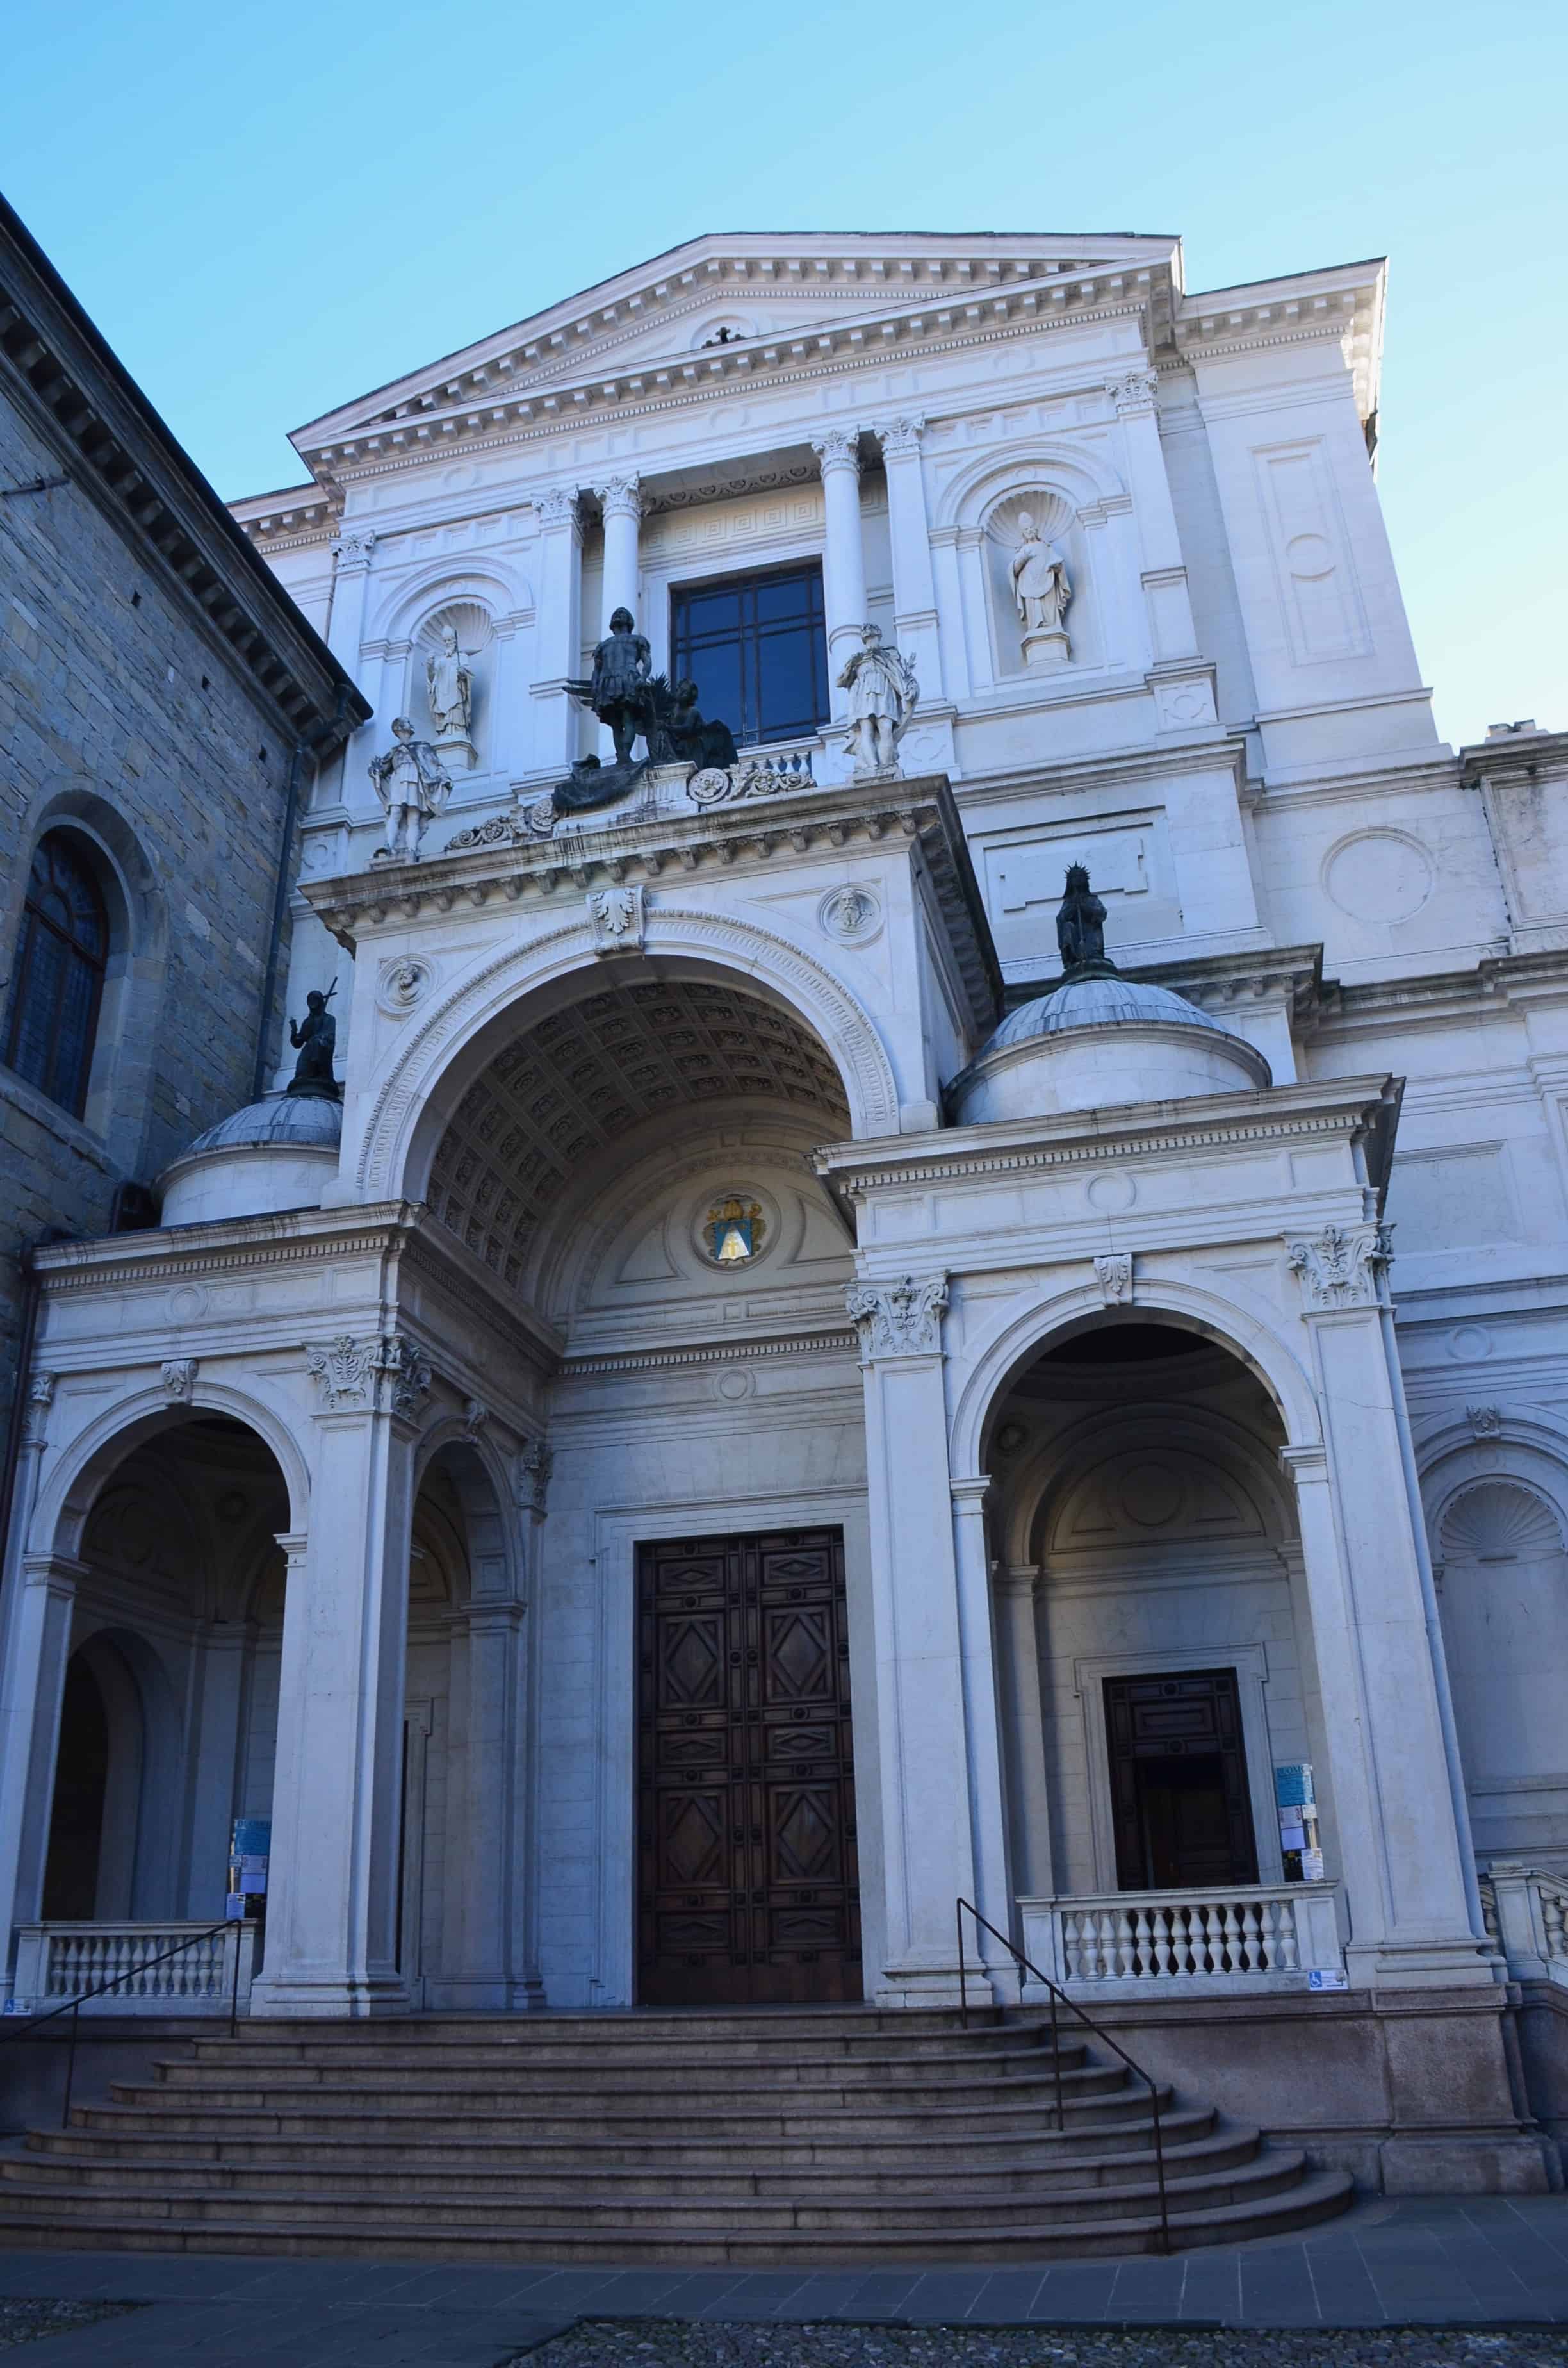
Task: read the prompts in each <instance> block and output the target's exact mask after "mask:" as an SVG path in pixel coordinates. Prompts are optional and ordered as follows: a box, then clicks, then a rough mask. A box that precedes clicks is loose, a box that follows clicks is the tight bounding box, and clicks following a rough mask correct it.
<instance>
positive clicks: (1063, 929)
mask: <svg viewBox="0 0 1568 2368" xmlns="http://www.w3.org/2000/svg"><path fill="white" fill-rule="evenodd" d="M1056 942H1057V945H1058V947H1059V948H1060V950H1061V954H1062V976H1063V977H1064V978H1108V977H1110V976H1112V975H1113V973H1114V972H1115V970H1116V964H1115V963H1114V962H1109V961H1108V960H1107V958H1106V950H1105V906H1104V905H1102V904H1101V902H1100V900H1099V898H1098V897H1097V896H1096V894H1095V892H1094V890H1093V889H1092V888H1091V887H1090V885H1089V875H1088V872H1087V871H1086V870H1085V867H1084V865H1083V864H1081V863H1074V864H1071V865H1070V866H1069V867H1068V871H1067V889H1066V894H1064V896H1063V897H1062V903H1061V905H1060V906H1059V908H1058V910H1057V915H1056Z"/></svg>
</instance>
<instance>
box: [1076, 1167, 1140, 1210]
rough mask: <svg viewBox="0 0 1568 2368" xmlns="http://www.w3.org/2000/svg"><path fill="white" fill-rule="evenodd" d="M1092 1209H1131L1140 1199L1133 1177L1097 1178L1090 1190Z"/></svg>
mask: <svg viewBox="0 0 1568 2368" xmlns="http://www.w3.org/2000/svg"><path fill="white" fill-rule="evenodd" d="M1087 1197H1088V1202H1089V1206H1090V1208H1091V1209H1107V1210H1117V1209H1131V1206H1132V1203H1133V1202H1134V1201H1136V1199H1137V1198H1138V1187H1137V1185H1136V1184H1134V1182H1133V1181H1132V1178H1131V1176H1121V1175H1115V1176H1096V1177H1095V1178H1093V1179H1092V1180H1091V1182H1090V1184H1089V1188H1088V1196H1087Z"/></svg>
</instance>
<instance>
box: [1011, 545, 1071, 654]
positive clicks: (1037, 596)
mask: <svg viewBox="0 0 1568 2368" xmlns="http://www.w3.org/2000/svg"><path fill="white" fill-rule="evenodd" d="M1008 573H1009V575H1011V577H1012V579H1013V600H1014V604H1015V606H1016V607H1017V612H1018V616H1019V619H1020V620H1021V622H1022V625H1023V629H1024V632H1023V644H1024V656H1025V658H1026V660H1027V661H1028V664H1029V665H1030V666H1061V665H1063V664H1064V663H1065V661H1066V660H1067V658H1068V657H1069V656H1070V655H1072V653H1071V649H1070V646H1069V643H1068V640H1067V630H1066V625H1065V622H1064V620H1065V618H1066V615H1067V604H1068V602H1069V601H1070V600H1071V598H1073V586H1072V585H1071V584H1070V583H1069V582H1068V580H1067V562H1066V561H1065V560H1064V559H1063V558H1062V553H1061V552H1060V551H1058V549H1057V548H1056V545H1055V544H1054V543H1053V542H1047V541H1046V540H1045V538H1044V536H1043V535H1042V534H1041V533H1040V529H1039V527H1038V526H1037V525H1036V524H1035V520H1034V513H1033V512H1032V510H1020V511H1019V512H1018V547H1017V550H1016V551H1015V552H1014V553H1013V557H1012V563H1011V565H1010V567H1009V569H1008Z"/></svg>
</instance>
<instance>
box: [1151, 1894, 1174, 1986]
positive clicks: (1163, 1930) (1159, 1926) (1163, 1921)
mask: <svg viewBox="0 0 1568 2368" xmlns="http://www.w3.org/2000/svg"><path fill="white" fill-rule="evenodd" d="M1151 1913H1152V1920H1153V1923H1154V1925H1155V1928H1156V1940H1155V1945H1154V1971H1155V1972H1156V1974H1158V1975H1161V1976H1162V1977H1163V1978H1168V1977H1169V1975H1172V1974H1174V1973H1175V1972H1176V1910H1175V1908H1174V1907H1171V1906H1170V1904H1169V1902H1168V1901H1167V1902H1164V1903H1162V1905H1161V1906H1160V1907H1156V1908H1154V1909H1153V1910H1152V1911H1151Z"/></svg>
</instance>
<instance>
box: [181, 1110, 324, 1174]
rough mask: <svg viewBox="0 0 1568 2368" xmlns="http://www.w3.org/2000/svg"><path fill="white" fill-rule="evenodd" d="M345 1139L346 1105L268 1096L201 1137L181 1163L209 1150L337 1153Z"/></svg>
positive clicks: (182, 1157)
mask: <svg viewBox="0 0 1568 2368" xmlns="http://www.w3.org/2000/svg"><path fill="white" fill-rule="evenodd" d="M342 1140H343V1104H342V1103H341V1102H340V1101H337V1100H336V1099H333V1100H329V1099H327V1097H326V1095H325V1094H268V1095H267V1098H266V1099H265V1100H263V1101H259V1102H247V1103H246V1104H245V1106H244V1110H234V1111H233V1112H231V1114H230V1115H229V1117H227V1118H221V1119H220V1120H219V1121H218V1123H217V1125H216V1126H210V1127H209V1128H208V1130H207V1132H206V1133H205V1134H199V1135H198V1136H197V1138H196V1141H195V1142H194V1143H193V1144H191V1146H190V1148H189V1150H188V1151H182V1152H181V1154H180V1157H181V1159H182V1160H186V1159H196V1158H199V1156H201V1155H202V1154H203V1153H204V1152H209V1151H246V1150H251V1149H258V1148H262V1147H270V1146H272V1145H274V1144H276V1146H277V1147H278V1150H279V1151H291V1150H297V1149H304V1150H307V1151H335V1150H336V1149H337V1146H338V1144H340V1143H341V1142H342Z"/></svg>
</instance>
